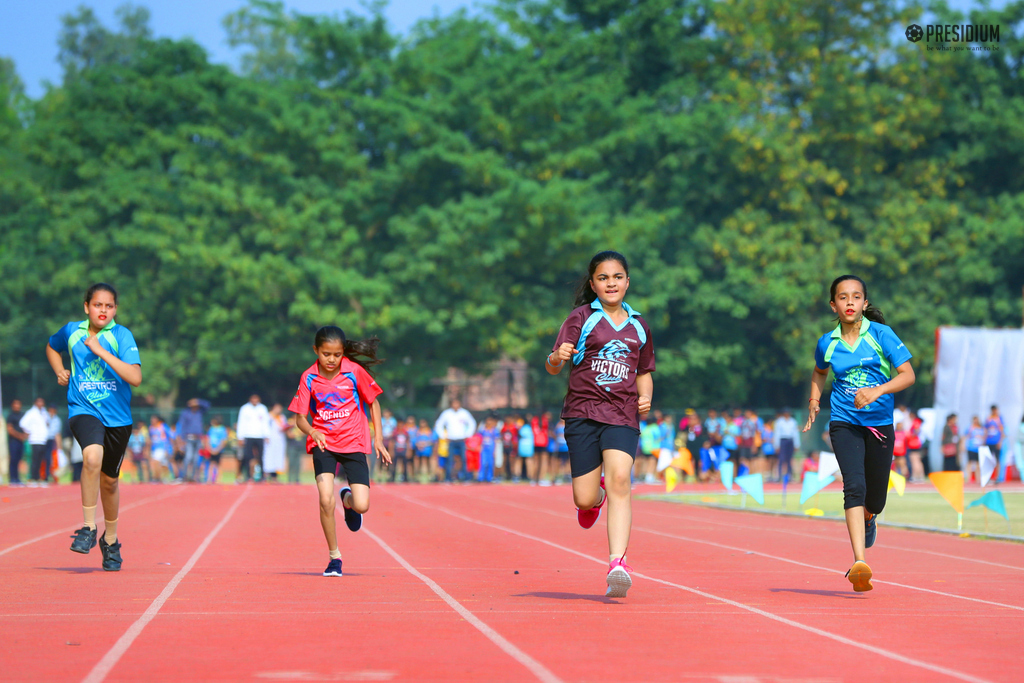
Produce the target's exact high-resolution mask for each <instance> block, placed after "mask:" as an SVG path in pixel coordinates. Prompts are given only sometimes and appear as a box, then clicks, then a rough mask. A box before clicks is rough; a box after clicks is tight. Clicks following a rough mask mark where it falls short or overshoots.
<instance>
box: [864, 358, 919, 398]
mask: <svg viewBox="0 0 1024 683" xmlns="http://www.w3.org/2000/svg"><path fill="white" fill-rule="evenodd" d="M915 381H917V376H916V375H915V374H914V368H913V367H911V365H910V361H909V360H908V361H907V362H906V363H904V364H903V365H901V366H899V367H898V368H896V376H895V377H893V378H892V379H890V380H889V381H888V382H886V383H885V384H880V385H879V386H877V387H865V388H863V389H858V390H857V393H856V395H855V396H854V397H853V406H854V408H863V407H864V406H868V405H871V404H872V403H874V402H875V401H877V400H878V399H879V397H880V396H882V395H884V394H896V393H899V392H901V391H903V390H904V389H906V388H908V387H911V386H913V384H914V382H915Z"/></svg>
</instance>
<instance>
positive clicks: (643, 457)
mask: <svg viewBox="0 0 1024 683" xmlns="http://www.w3.org/2000/svg"><path fill="white" fill-rule="evenodd" d="M661 421H662V412H661V411H660V410H655V411H652V413H651V414H650V415H648V419H647V420H642V421H641V422H640V457H639V458H637V459H636V464H635V465H634V467H635V468H636V469H635V475H634V476H635V477H636V479H637V480H640V481H644V482H646V483H648V484H653V483H654V482H655V481H657V479H656V478H655V476H654V473H655V472H656V471H657V465H658V454H659V453H660V451H661Z"/></svg>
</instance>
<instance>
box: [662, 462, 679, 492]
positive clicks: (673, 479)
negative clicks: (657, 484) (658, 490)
mask: <svg viewBox="0 0 1024 683" xmlns="http://www.w3.org/2000/svg"><path fill="white" fill-rule="evenodd" d="M678 485H679V472H677V471H676V468H675V467H669V468H668V469H667V470H665V491H666V492H668V493H671V492H672V489H674V488H675V487H676V486H678Z"/></svg>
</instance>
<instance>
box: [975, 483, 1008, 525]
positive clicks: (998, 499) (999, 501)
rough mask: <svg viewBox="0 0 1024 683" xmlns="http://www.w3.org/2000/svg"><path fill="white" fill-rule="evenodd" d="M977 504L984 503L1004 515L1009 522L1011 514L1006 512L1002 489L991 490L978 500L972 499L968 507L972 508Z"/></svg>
mask: <svg viewBox="0 0 1024 683" xmlns="http://www.w3.org/2000/svg"><path fill="white" fill-rule="evenodd" d="M975 505H984V506H985V507H987V508H988V509H989V510H991V511H992V512H994V513H996V514H997V515H1002V516H1003V518H1004V519H1006V521H1007V522H1009V521H1010V515H1008V514H1007V513H1006V502H1005V501H1003V492H1002V491H999V490H996V491H989V492H988V493H986V494H985V495H984V496H982V497H981V498H979V499H978V500H975V501H972V502H971V503H970V505H968V506H967V507H969V508H972V507H974V506H975Z"/></svg>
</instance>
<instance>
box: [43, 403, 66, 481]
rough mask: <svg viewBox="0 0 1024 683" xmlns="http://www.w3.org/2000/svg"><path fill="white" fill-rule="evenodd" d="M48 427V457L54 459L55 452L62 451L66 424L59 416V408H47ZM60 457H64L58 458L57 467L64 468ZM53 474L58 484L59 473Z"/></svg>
mask: <svg viewBox="0 0 1024 683" xmlns="http://www.w3.org/2000/svg"><path fill="white" fill-rule="evenodd" d="M46 427H47V429H46V452H47V453H48V454H49V456H48V457H52V456H53V453H54V451H57V450H58V449H60V446H61V443H60V440H61V434H62V433H63V431H64V422H63V421H62V420H61V419H60V415H58V414H57V406H50V407H49V408H47V410H46ZM61 450H63V449H61ZM60 457H62V456H58V459H57V466H58V467H60V468H62V467H63V465H62V464H61V463H60ZM52 474H53V476H52V479H53V481H54V482H56V481H57V472H53V473H52Z"/></svg>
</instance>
